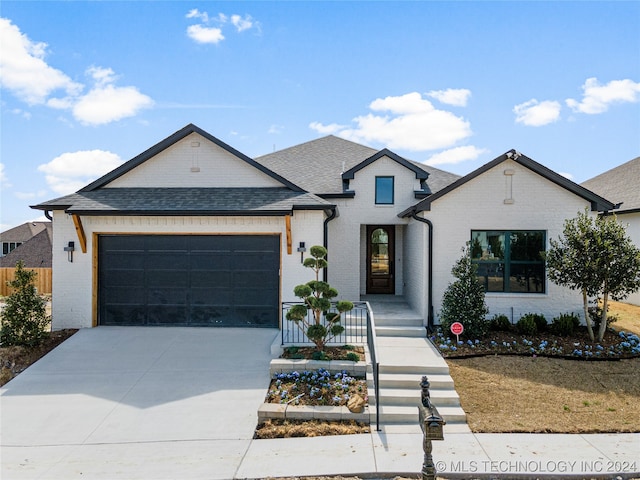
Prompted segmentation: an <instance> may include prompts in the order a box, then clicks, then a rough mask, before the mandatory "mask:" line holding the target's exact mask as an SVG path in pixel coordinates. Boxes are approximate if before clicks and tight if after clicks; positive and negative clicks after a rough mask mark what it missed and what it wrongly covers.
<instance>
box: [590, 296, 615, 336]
mask: <svg viewBox="0 0 640 480" xmlns="http://www.w3.org/2000/svg"><path fill="white" fill-rule="evenodd" d="M607 310H609V307H608V306H607ZM589 317H591V321H592V322H593V325H594V328H595V330H596V331H598V329H599V328H600V320H601V319H602V304H601V303H600V301H599V300H596V305H595V307H589ZM617 321H618V316H617V315H607V328H609V327H610V326H611V324H612V323H616V322H617Z"/></svg>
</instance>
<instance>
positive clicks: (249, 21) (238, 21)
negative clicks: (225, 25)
mask: <svg viewBox="0 0 640 480" xmlns="http://www.w3.org/2000/svg"><path fill="white" fill-rule="evenodd" d="M231 23H232V24H233V26H234V27H236V30H238V32H244V31H245V30H249V29H250V28H252V27H253V18H251V15H245V16H244V18H243V17H241V16H240V15H231Z"/></svg>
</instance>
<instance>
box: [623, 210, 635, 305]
mask: <svg viewBox="0 0 640 480" xmlns="http://www.w3.org/2000/svg"><path fill="white" fill-rule="evenodd" d="M623 207H624V205H623ZM618 221H619V222H620V223H622V224H623V225H627V234H628V235H629V236H630V237H631V240H633V243H635V245H636V247H638V248H640V212H637V213H626V214H624V215H619V216H618ZM623 301H624V302H626V303H631V304H633V305H638V306H640V290H638V291H637V292H635V293H632V294H631V295H629V296H628V297H627V298H625V299H624V300H623Z"/></svg>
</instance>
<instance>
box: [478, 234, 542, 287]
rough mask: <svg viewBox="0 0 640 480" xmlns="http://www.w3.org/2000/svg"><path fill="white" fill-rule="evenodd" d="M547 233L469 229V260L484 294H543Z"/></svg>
mask: <svg viewBox="0 0 640 480" xmlns="http://www.w3.org/2000/svg"><path fill="white" fill-rule="evenodd" d="M545 245H546V232H544V231H542V230H513V231H509V230H472V231H471V259H472V261H473V262H474V263H475V264H477V265H478V280H480V283H482V284H483V285H484V289H485V291H487V292H511V293H545V266H544V260H543V258H542V255H541V253H542V252H544V251H545Z"/></svg>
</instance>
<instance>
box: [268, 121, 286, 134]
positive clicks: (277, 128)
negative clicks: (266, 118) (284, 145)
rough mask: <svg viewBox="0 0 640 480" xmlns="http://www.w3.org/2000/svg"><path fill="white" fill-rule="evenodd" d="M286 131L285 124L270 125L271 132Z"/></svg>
mask: <svg viewBox="0 0 640 480" xmlns="http://www.w3.org/2000/svg"><path fill="white" fill-rule="evenodd" d="M283 131H284V126H283V125H276V124H275V123H274V124H273V125H271V126H270V127H269V133H273V134H280V133H282V132H283Z"/></svg>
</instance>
